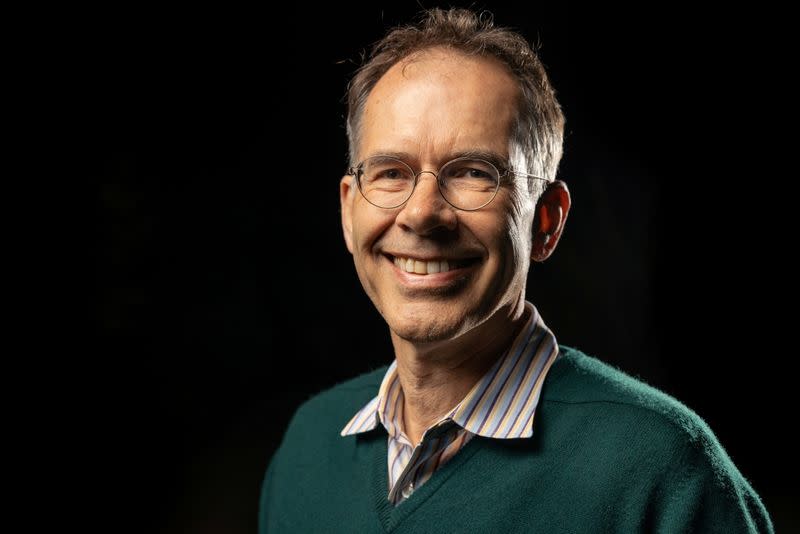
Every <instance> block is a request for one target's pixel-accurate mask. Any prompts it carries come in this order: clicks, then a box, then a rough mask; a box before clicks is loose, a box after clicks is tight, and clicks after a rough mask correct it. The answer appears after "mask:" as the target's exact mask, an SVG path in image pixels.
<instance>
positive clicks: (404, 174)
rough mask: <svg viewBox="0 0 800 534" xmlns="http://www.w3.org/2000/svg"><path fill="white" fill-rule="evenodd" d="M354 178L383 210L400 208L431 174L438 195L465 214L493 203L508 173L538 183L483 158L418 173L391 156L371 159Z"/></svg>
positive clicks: (456, 161) (351, 171) (353, 172)
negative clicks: (437, 189) (424, 176)
mask: <svg viewBox="0 0 800 534" xmlns="http://www.w3.org/2000/svg"><path fill="white" fill-rule="evenodd" d="M347 173H348V174H350V175H352V176H355V179H356V183H357V184H358V189H359V191H361V194H362V195H363V196H364V198H365V199H366V200H367V202H369V203H370V204H372V205H374V206H377V207H379V208H384V209H392V208H398V207H400V206H402V205H403V204H405V202H406V201H407V200H408V199H409V198H411V195H412V194H413V193H414V189H415V188H416V186H417V181H418V179H419V176H420V175H422V174H425V173H428V174H432V175H433V176H434V177H435V178H436V182H437V184H438V185H439V193H441V195H442V197H443V198H444V199H445V200H446V201H447V203H448V204H450V205H451V206H453V207H454V208H456V209H460V210H464V211H475V210H478V209H480V208H482V207H484V206H486V205H487V204H489V202H491V201H492V200H493V199H494V197H495V196H497V191H498V190H499V188H500V180H501V179H502V178H504V177H505V176H507V175H508V174H521V175H523V176H529V177H531V178H536V179H539V180H545V179H544V178H540V177H538V176H534V175H532V174H525V173H517V172H513V171H509V170H507V169H506V170H504V171H503V172H501V171H500V170H498V168H497V167H496V166H495V165H494V164H492V163H490V162H488V161H486V160H483V159H476V158H467V157H465V158H456V159H454V160H452V161H448V162H447V163H445V164H444V165H442V168H441V169H439V172H438V173H434V172H433V171H420V172H418V173H415V172H414V171H413V170H412V169H411V167H410V166H409V165H408V164H407V163H405V162H404V161H402V160H399V159H397V158H395V157H392V156H371V157H369V158H367V159H365V160H364V161H362V162H361V163H359V164H358V165H356V166H355V167H351V168H350V169H348V171H347Z"/></svg>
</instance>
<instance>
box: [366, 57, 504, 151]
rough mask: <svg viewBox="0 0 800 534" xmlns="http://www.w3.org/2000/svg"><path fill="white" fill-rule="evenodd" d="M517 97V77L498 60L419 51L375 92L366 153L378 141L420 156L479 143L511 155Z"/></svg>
mask: <svg viewBox="0 0 800 534" xmlns="http://www.w3.org/2000/svg"><path fill="white" fill-rule="evenodd" d="M518 95H519V86H518V84H517V82H516V80H515V79H514V77H513V76H512V75H511V74H510V72H509V71H508V69H507V68H506V67H505V66H504V65H502V64H501V63H500V62H499V61H497V60H494V59H491V58H485V57H482V56H467V55H465V54H462V53H458V52H453V51H449V50H445V49H431V50H426V51H425V52H423V53H418V54H415V55H413V56H411V57H409V58H406V59H404V60H403V61H402V62H400V63H397V64H396V65H394V66H393V67H392V68H390V69H389V70H388V71H387V72H386V74H384V76H383V77H382V78H381V79H380V80H379V81H378V83H377V84H376V85H375V87H374V88H373V90H372V92H371V93H370V96H369V97H368V99H367V103H366V106H365V110H364V122H363V128H364V129H363V134H364V135H363V137H362V147H360V148H361V153H362V156H363V155H367V153H368V152H370V150H371V149H373V148H375V147H376V146H377V145H381V146H384V147H385V146H387V145H388V146H392V147H393V148H395V149H396V150H402V151H406V152H419V153H420V154H423V153H426V152H431V153H436V154H438V153H441V152H450V151H459V150H461V151H464V150H469V149H473V148H476V147H480V148H482V149H486V148H489V149H493V150H494V151H496V152H498V153H501V154H503V153H506V154H507V152H508V140H509V138H510V133H511V126H512V123H513V120H514V118H515V116H516V109H517V108H516V106H517V98H518ZM421 157H422V156H421Z"/></svg>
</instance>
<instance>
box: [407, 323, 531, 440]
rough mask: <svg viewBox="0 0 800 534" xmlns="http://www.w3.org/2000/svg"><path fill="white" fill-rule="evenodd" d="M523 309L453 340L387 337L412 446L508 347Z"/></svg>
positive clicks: (518, 329)
mask: <svg viewBox="0 0 800 534" xmlns="http://www.w3.org/2000/svg"><path fill="white" fill-rule="evenodd" d="M528 318H529V317H528V313H527V312H526V310H525V308H524V307H521V308H520V309H517V310H513V311H512V312H511V314H508V313H503V312H500V313H497V314H495V315H494V316H493V317H492V318H490V319H489V320H488V321H487V322H486V323H484V324H483V325H481V326H479V327H477V328H475V329H473V330H471V331H470V332H468V333H467V334H464V335H462V336H460V337H458V338H456V339H450V340H446V341H441V342H435V343H430V342H428V343H415V342H413V341H409V340H405V339H401V338H398V337H397V336H395V335H392V342H393V344H394V350H395V357H396V359H397V375H398V378H399V380H400V385H401V386H402V388H403V396H404V404H403V430H404V432H405V434H406V436H407V437H408V438H409V440H411V443H412V444H413V445H417V444H418V443H419V442H420V440H421V439H422V435H423V434H424V433H425V431H426V430H427V429H428V428H430V427H431V426H432V425H433V424H435V423H437V422H438V421H439V420H440V419H442V417H444V416H445V415H446V414H447V413H448V412H449V411H451V410H452V409H453V408H455V406H456V405H457V404H458V403H459V402H461V401H462V400H463V399H464V397H465V396H466V395H467V393H469V391H470V390H471V389H472V387H473V386H474V385H475V384H476V383H477V382H478V380H480V379H481V377H482V376H483V375H484V374H486V372H487V371H488V370H489V368H490V367H491V366H492V365H493V364H494V363H495V362H496V361H497V359H498V358H499V357H500V356H502V354H503V353H504V351H505V350H506V349H508V348H509V346H511V344H512V342H513V340H514V339H515V338H516V336H517V334H518V333H519V332H520V330H521V329H522V327H523V326H524V325H525V323H526V322H527V320H528Z"/></svg>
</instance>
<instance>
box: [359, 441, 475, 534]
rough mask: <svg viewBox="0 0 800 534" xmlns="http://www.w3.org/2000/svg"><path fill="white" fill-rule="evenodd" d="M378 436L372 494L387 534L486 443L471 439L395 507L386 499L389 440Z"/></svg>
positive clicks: (374, 452) (374, 456)
mask: <svg viewBox="0 0 800 534" xmlns="http://www.w3.org/2000/svg"><path fill="white" fill-rule="evenodd" d="M378 434H379V437H377V438H376V439H378V440H379V443H377V444H376V445H375V447H373V458H372V493H373V498H374V499H375V508H376V510H377V513H378V518H379V519H380V522H381V525H382V526H383V528H384V529H385V530H386V531H387V532H389V531H391V530H393V529H395V528H396V527H397V526H398V525H399V524H400V523H401V522H402V521H403V520H404V519H405V518H406V517H408V516H409V515H411V514H412V513H413V512H414V511H415V510H416V509H417V508H419V507H420V506H422V505H423V504H424V503H425V501H426V500H427V499H428V498H429V497H430V496H431V495H433V493H435V492H436V491H437V490H438V489H439V487H440V486H441V485H442V484H443V483H444V482H445V481H446V480H447V479H448V478H450V477H451V476H452V475H453V474H454V473H456V472H457V471H458V468H459V466H460V465H461V464H463V463H464V462H466V461H467V460H469V459H470V458H471V457H472V456H473V455H474V454H475V453H476V452H478V451H479V450H481V448H482V445H481V444H482V443H483V441H484V440H485V439H487V438H482V437H481V436H473V437H472V439H470V440H469V441H468V442H467V443H466V445H464V446H463V447H462V448H461V449H460V450H459V451H458V452H457V453H456V454H455V456H453V457H452V458H451V459H450V460H449V461H448V462H447V463H446V464H444V465H443V466H441V467H440V468H439V469H437V470H436V471H435V472H434V473H433V474H432V475H431V477H430V478H429V479H428V481H427V482H425V484H423V485H422V486H420V487H419V488H417V489H415V490H414V492H413V493H412V494H411V495H410V496H409V497H408V498H407V499H406V500H404V501H403V502H402V503H400V504H399V505H397V506H395V505H394V504H392V503H391V502H390V501H389V499H388V495H389V478H388V477H389V474H388V467H387V454H388V436H387V434H386V433H385V432H379V433H378Z"/></svg>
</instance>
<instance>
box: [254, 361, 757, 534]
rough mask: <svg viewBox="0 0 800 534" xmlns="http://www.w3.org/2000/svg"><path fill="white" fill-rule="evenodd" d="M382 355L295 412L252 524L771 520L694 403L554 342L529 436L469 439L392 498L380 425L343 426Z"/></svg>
mask: <svg viewBox="0 0 800 534" xmlns="http://www.w3.org/2000/svg"><path fill="white" fill-rule="evenodd" d="M385 372H386V367H384V368H381V369H377V370H375V371H372V372H370V373H367V374H364V375H361V376H359V377H356V378H354V379H352V380H349V381H347V382H344V383H342V384H339V385H337V386H335V387H333V388H331V389H329V390H327V391H325V392H323V393H320V394H319V395H316V396H315V397H313V398H311V399H310V400H308V401H306V402H305V403H304V404H303V405H302V406H301V407H300V408H299V409H298V410H297V412H296V413H295V415H294V417H293V418H292V420H291V422H290V424H289V428H288V430H287V431H286V434H285V435H284V438H283V441H282V443H281V445H280V447H279V448H278V450H277V451H276V452H275V455H274V456H273V458H272V460H271V462H270V464H269V467H268V469H267V473H266V476H265V479H264V485H263V487H262V492H261V500H260V505H259V532H260V533H261V534H264V533H267V532H358V533H362V532H398V533H401V532H436V533H441V532H547V533H558V532H570V533H583V532H592V533H596V532H624V533H633V532H665V533H673V532H703V533H705V532H724V533H728V534H730V533H738V532H773V527H772V523H771V521H770V518H769V515H768V513H767V511H766V509H765V508H764V505H763V504H762V502H761V500H760V498H759V496H758V495H757V494H756V492H755V491H754V490H753V488H752V487H751V486H750V484H749V483H748V481H747V480H745V478H744V477H743V476H742V474H741V473H740V472H739V471H738V469H737V468H736V466H734V464H733V463H732V461H731V459H730V458H729V457H728V455H727V454H726V452H725V450H724V449H723V448H722V446H721V445H720V443H719V442H718V441H717V439H716V437H715V436H714V434H713V433H712V431H711V429H710V428H709V427H708V425H706V423H705V422H704V421H703V420H702V419H701V418H700V417H699V416H698V415H697V414H695V413H694V412H693V411H691V410H690V409H689V408H687V407H686V406H684V405H683V404H681V403H680V402H678V401H677V400H675V399H674V398H672V397H670V396H668V395H666V394H665V393H662V392H660V391H658V390H656V389H654V388H652V387H650V386H648V385H646V384H644V383H642V382H640V381H638V380H636V379H634V378H632V377H630V376H628V375H626V374H624V373H622V372H620V371H619V370H617V369H614V368H613V367H611V366H609V365H606V364H604V363H602V362H600V361H599V360H597V359H595V358H592V357H590V356H587V355H585V354H583V353H581V352H579V351H577V350H575V349H571V348H569V347H565V346H563V345H562V346H561V355H560V357H559V359H558V360H557V361H556V363H554V364H553V367H552V368H551V369H550V372H549V374H548V376H547V378H546V380H545V384H544V389H543V391H542V398H541V400H540V404H539V406H538V408H537V410H536V416H535V420H534V425H533V436H532V437H531V438H526V439H513V440H500V439H491V438H484V437H481V436H476V437H474V438H473V439H472V440H471V441H470V442H469V443H468V444H467V445H466V446H465V447H464V448H463V449H462V450H461V451H459V452H458V454H456V455H455V456H454V457H453V458H452V459H451V460H450V461H449V462H448V463H447V464H445V465H444V466H442V467H441V468H440V469H439V470H438V471H436V472H435V473H434V474H433V476H432V477H431V478H430V480H429V481H428V482H427V483H425V484H424V485H423V486H421V487H420V488H418V489H417V490H416V491H415V492H414V493H413V494H412V495H411V496H410V498H409V499H408V500H407V501H405V502H403V503H402V504H400V505H399V506H397V507H395V506H393V505H392V504H391V503H390V502H389V501H388V500H387V495H388V481H387V467H386V454H387V434H386V430H385V429H384V428H383V427H382V426H381V425H378V427H377V428H376V429H375V430H372V431H370V432H367V433H364V434H359V435H355V436H345V437H342V436H340V435H339V431H340V430H341V428H342V426H343V425H344V424H345V423H346V422H347V421H348V419H349V418H350V417H352V414H353V413H354V412H355V411H356V410H358V409H359V408H360V407H361V406H363V405H364V404H365V403H366V402H367V401H368V400H370V399H371V398H372V397H374V396H375V394H376V392H377V390H378V388H379V386H380V383H381V380H382V378H383V375H384V373H385Z"/></svg>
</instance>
